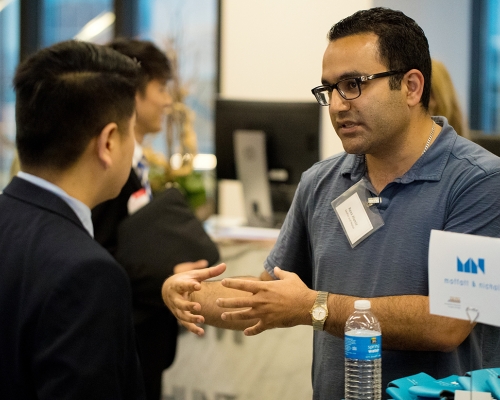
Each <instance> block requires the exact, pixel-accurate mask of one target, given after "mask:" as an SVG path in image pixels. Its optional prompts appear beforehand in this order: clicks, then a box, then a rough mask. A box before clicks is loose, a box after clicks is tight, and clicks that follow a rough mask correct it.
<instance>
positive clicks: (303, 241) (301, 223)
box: [264, 181, 312, 287]
mask: <svg viewBox="0 0 500 400" xmlns="http://www.w3.org/2000/svg"><path fill="white" fill-rule="evenodd" d="M306 186H307V185H306V184H305V183H304V182H302V181H301V183H300V184H299V186H298V188H297V191H296V192H295V195H294V198H293V201H292V204H291V206H290V210H289V211H288V214H287V216H286V219H285V222H284V223H283V226H282V227H281V230H280V234H279V236H278V239H277V241H276V245H275V246H274V248H273V249H272V250H271V253H270V254H269V256H268V258H267V259H266V261H265V262H264V268H265V270H266V271H267V272H268V273H269V274H270V275H271V276H272V277H273V278H274V279H277V278H276V276H275V275H274V272H273V269H274V267H276V266H277V267H280V268H281V269H283V270H286V271H290V272H294V273H296V274H297V275H298V276H299V277H300V278H301V280H302V281H303V282H304V283H305V284H306V285H307V286H308V287H311V286H312V260H311V251H310V246H309V239H308V231H307V225H306V218H305V213H304V208H303V204H304V203H306V200H305V199H304V197H305V195H306V192H307V190H306V189H305V187H306Z"/></svg>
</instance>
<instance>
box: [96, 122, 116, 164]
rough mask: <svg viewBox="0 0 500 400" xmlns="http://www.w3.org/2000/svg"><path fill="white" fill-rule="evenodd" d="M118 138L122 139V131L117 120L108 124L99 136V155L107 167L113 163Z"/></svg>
mask: <svg viewBox="0 0 500 400" xmlns="http://www.w3.org/2000/svg"><path fill="white" fill-rule="evenodd" d="M117 140H120V132H118V125H117V124H116V123H115V122H110V123H109V124H107V125H106V126H105V127H104V128H103V129H102V131H101V133H100V134H99V136H98V137H97V156H98V158H99V160H100V162H101V163H102V165H103V166H104V168H105V169H108V168H109V167H110V166H111V164H112V163H113V157H112V152H113V151H114V149H115V147H116V141H117Z"/></svg>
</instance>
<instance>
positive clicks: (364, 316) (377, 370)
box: [344, 300, 382, 400]
mask: <svg viewBox="0 0 500 400" xmlns="http://www.w3.org/2000/svg"><path fill="white" fill-rule="evenodd" d="M370 307H371V304H370V300H356V301H355V302H354V309H355V310H354V312H353V313H352V314H351V316H350V317H349V318H348V319H347V322H346V324H345V330H344V332H345V337H344V339H345V400H361V399H366V400H380V399H381V398H382V331H381V330H380V324H379V322H378V320H377V318H376V317H375V315H373V313H372V312H371V311H370Z"/></svg>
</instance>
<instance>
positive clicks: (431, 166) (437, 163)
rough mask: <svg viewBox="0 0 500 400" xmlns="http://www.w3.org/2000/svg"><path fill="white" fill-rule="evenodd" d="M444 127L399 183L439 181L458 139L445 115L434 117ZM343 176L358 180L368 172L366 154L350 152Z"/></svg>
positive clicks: (344, 165) (354, 180)
mask: <svg viewBox="0 0 500 400" xmlns="http://www.w3.org/2000/svg"><path fill="white" fill-rule="evenodd" d="M432 119H433V120H434V121H435V122H436V123H437V124H438V125H440V126H441V127H442V128H443V129H442V130H441V132H440V134H439V135H438V137H437V138H436V140H435V141H434V143H433V144H432V145H431V146H430V147H429V149H428V150H427V151H426V152H425V153H424V154H423V155H422V156H421V157H420V158H419V159H418V160H417V161H416V162H415V164H413V166H412V167H411V168H410V169H409V170H408V171H407V172H406V173H405V174H404V175H403V176H401V177H399V178H396V179H395V180H394V182H397V183H403V184H406V183H411V182H413V181H419V180H423V181H439V180H440V179H441V177H442V176H443V171H444V168H445V166H446V164H447V162H448V158H449V157H450V153H451V150H452V148H453V145H454V144H455V141H456V139H457V136H458V135H457V133H456V132H455V130H454V129H453V128H452V127H451V126H450V124H448V120H447V119H446V118H445V117H432ZM341 173H342V175H343V176H347V177H349V176H350V179H351V181H353V182H358V181H359V180H361V178H362V177H363V176H365V174H366V164H365V156H364V155H363V154H348V155H347V157H346V160H345V162H344V163H343V166H342V168H341Z"/></svg>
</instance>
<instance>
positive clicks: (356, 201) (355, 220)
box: [331, 178, 384, 248]
mask: <svg viewBox="0 0 500 400" xmlns="http://www.w3.org/2000/svg"><path fill="white" fill-rule="evenodd" d="M381 201H382V199H381V198H380V197H373V196H372V194H371V193H370V191H369V190H368V188H367V181H366V179H365V178H363V179H362V180H361V181H359V182H358V183H356V184H355V185H354V186H352V187H350V188H349V189H348V190H346V191H345V192H344V193H342V194H341V195H340V196H339V197H337V198H336V199H335V200H333V201H332V203H331V204H332V207H333V209H334V210H335V213H336V214H337V218H338V219H339V222H340V224H341V225H342V229H343V230H344V233H345V235H346V237H347V239H348V240H349V243H350V245H351V247H352V248H354V247H356V246H357V245H358V244H359V243H361V242H362V241H363V240H364V239H366V238H367V237H368V236H370V235H371V234H372V233H373V232H375V231H376V230H377V229H379V228H380V227H382V226H383V225H384V220H383V219H382V217H381V216H380V213H379V210H378V208H377V207H373V206H374V205H376V204H378V203H380V202H381Z"/></svg>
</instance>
